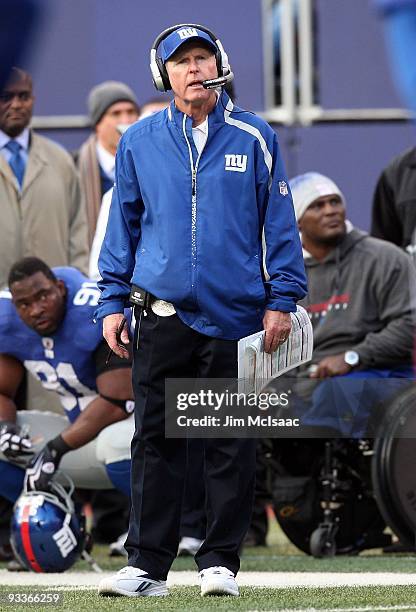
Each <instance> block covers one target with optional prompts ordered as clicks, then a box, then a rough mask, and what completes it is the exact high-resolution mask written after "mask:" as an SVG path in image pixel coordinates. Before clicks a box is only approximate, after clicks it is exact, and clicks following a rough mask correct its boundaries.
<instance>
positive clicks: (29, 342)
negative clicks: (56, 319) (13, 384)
mask: <svg viewBox="0 0 416 612" xmlns="http://www.w3.org/2000/svg"><path fill="white" fill-rule="evenodd" d="M53 271H54V273H55V275H56V277H57V278H59V279H60V280H63V281H64V283H65V285H66V288H67V300H66V312H65V317H64V319H63V321H62V323H61V325H60V326H59V328H58V329H57V331H56V332H55V333H54V334H52V335H51V336H48V337H45V336H40V335H39V334H37V333H36V332H35V331H33V330H32V329H30V328H29V327H27V325H25V324H24V323H23V321H22V320H21V319H20V317H19V315H18V313H17V311H16V309H15V307H14V305H13V302H12V300H11V294H10V292H9V291H8V290H4V291H0V353H3V354H7V355H11V356H13V357H16V359H18V360H19V361H21V362H22V363H23V364H24V366H25V368H26V369H27V370H29V371H30V372H31V373H32V374H33V375H34V376H35V377H36V378H38V379H39V380H40V381H41V383H42V385H43V387H45V389H49V390H51V391H55V392H56V393H58V394H59V396H60V400H61V403H62V406H63V408H64V410H65V412H66V415H67V417H68V419H69V420H70V421H71V422H73V421H74V420H75V419H76V418H77V417H78V415H79V413H80V411H82V410H83V409H84V408H85V407H86V406H87V405H88V404H89V403H90V402H91V400H92V399H94V397H96V396H97V387H96V371H95V362H94V358H93V354H94V351H95V349H96V348H97V347H98V345H99V344H100V342H101V341H102V340H103V335H102V323H101V322H100V321H98V322H97V323H94V322H93V313H94V310H95V309H96V307H97V304H98V299H99V297H100V291H99V289H98V288H97V285H96V283H95V282H93V281H91V280H89V279H88V278H86V277H85V276H84V275H83V274H81V272H79V271H78V270H76V269H75V268H63V267H62V268H54V269H53Z"/></svg>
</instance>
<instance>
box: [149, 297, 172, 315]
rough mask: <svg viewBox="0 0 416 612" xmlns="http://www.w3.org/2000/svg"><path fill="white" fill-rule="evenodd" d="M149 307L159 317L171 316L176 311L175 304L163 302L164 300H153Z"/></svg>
mask: <svg viewBox="0 0 416 612" xmlns="http://www.w3.org/2000/svg"><path fill="white" fill-rule="evenodd" d="M150 308H151V309H152V310H153V312H154V313H155V314H156V315H158V316H159V317H171V316H172V315H174V314H175V313H176V310H175V306H174V305H173V304H171V302H165V300H155V301H154V302H152V304H151V306H150Z"/></svg>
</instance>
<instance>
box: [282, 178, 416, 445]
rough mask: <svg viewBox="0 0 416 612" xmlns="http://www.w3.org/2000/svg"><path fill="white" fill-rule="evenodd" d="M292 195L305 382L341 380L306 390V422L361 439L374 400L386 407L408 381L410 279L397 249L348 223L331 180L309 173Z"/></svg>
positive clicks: (412, 280)
mask: <svg viewBox="0 0 416 612" xmlns="http://www.w3.org/2000/svg"><path fill="white" fill-rule="evenodd" d="M290 187H291V190H292V195H293V203H294V207H295V214H296V218H297V221H298V226H299V230H300V233H301V239H302V246H303V249H304V257H305V267H306V272H307V277H308V287H309V293H308V297H307V299H305V300H304V301H303V306H304V307H305V308H306V309H307V311H308V312H309V316H310V318H311V321H312V325H313V328H314V353H313V359H312V364H313V365H312V367H309V368H308V371H307V372H306V371H304V372H303V375H304V376H309V377H310V378H312V379H326V378H333V377H337V376H341V377H343V378H342V379H340V380H339V381H334V380H333V382H332V384H331V383H326V384H325V383H323V384H321V385H319V386H318V387H315V385H312V386H311V389H310V391H312V390H313V395H312V403H311V407H310V408H308V412H307V413H306V416H305V420H304V422H305V423H306V424H309V425H320V426H324V427H328V428H329V429H331V430H336V431H338V432H339V431H340V432H341V433H342V434H343V435H346V436H351V437H359V436H362V435H364V432H365V431H366V425H367V417H368V415H369V413H370V410H371V407H372V406H373V404H374V402H375V401H376V400H379V399H380V394H382V395H381V398H382V399H386V396H387V392H388V393H390V392H392V391H393V388H395V387H397V384H398V383H397V380H396V379H399V378H406V377H411V376H412V365H411V361H412V345H413V338H414V323H413V311H412V310H413V309H412V304H411V295H412V292H413V290H414V284H415V272H414V270H413V268H412V265H411V261H410V259H409V257H408V256H407V255H406V254H405V253H403V252H402V251H401V250H400V249H399V248H398V247H396V246H395V245H392V244H390V243H387V242H385V241H383V240H378V239H376V238H372V237H370V236H368V235H367V234H366V233H365V232H363V231H361V230H358V229H355V228H353V227H352V225H351V223H349V222H348V221H346V217H345V199H344V196H343V194H342V192H341V191H340V189H339V188H338V186H337V185H336V184H335V183H334V182H333V181H332V180H331V179H329V178H328V177H326V176H323V175H321V174H318V173H315V172H309V173H307V174H303V175H300V176H297V177H295V178H294V179H293V180H292V181H291V182H290ZM380 378H382V379H385V380H384V381H383V383H382V384H380V382H381V381H379V380H377V381H375V380H374V379H380ZM387 379H390V380H387ZM391 379H395V381H392V380H391ZM345 381H347V382H345ZM315 382H318V381H317V380H315ZM403 382H404V381H403ZM329 393H330V396H329Z"/></svg>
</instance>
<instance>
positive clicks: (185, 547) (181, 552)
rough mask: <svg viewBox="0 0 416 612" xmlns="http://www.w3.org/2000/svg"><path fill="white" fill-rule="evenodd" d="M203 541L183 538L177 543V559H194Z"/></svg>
mask: <svg viewBox="0 0 416 612" xmlns="http://www.w3.org/2000/svg"><path fill="white" fill-rule="evenodd" d="M203 541H204V540H198V538H189V537H187V536H184V537H183V538H181V541H180V542H179V546H178V557H187V556H190V557H194V556H195V555H196V553H197V552H198V550H199V549H200V548H201V545H202V542H203Z"/></svg>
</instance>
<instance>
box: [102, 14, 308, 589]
mask: <svg viewBox="0 0 416 612" xmlns="http://www.w3.org/2000/svg"><path fill="white" fill-rule="evenodd" d="M151 71H152V76H153V80H154V83H155V85H156V87H157V89H159V90H160V91H166V90H169V89H172V90H173V94H174V100H173V101H172V103H171V104H170V106H169V107H168V108H167V109H166V110H164V111H161V112H159V113H157V114H155V115H153V116H151V117H148V118H147V119H144V120H143V121H141V122H139V123H137V124H135V125H134V126H132V127H130V128H129V129H128V130H127V132H126V134H125V135H124V136H123V137H122V139H121V142H120V146H119V150H118V153H117V160H116V185H115V188H114V195H113V200H112V204H111V211H110V218H109V223H108V227H107V232H106V236H105V240H104V243H103V248H102V251H101V255H100V260H99V269H100V273H101V276H102V281H101V282H100V288H101V290H102V296H101V301H100V304H99V307H98V311H97V317H101V318H104V336H105V338H106V340H107V342H108V344H109V346H110V348H111V349H112V350H113V351H114V352H115V353H116V354H118V355H120V356H122V355H123V354H125V352H124V350H123V348H122V343H123V342H127V329H126V328H125V327H123V315H122V312H123V308H124V306H125V305H126V303H127V301H128V300H129V296H131V301H132V302H133V303H135V304H136V306H135V311H136V318H137V321H138V322H137V326H136V332H135V339H134V346H135V354H134V368H133V386H134V390H135V400H136V432H135V435H134V438H133V441H132V513H131V520H130V528H129V535H128V538H127V542H126V549H127V551H128V553H129V560H128V566H127V567H125V568H123V569H122V570H120V571H119V572H118V574H117V575H116V576H114V577H112V578H110V579H105V580H103V581H102V583H101V585H100V593H101V594H103V595H114V594H119V595H127V596H142V595H166V594H167V589H166V577H167V573H168V571H169V568H170V566H171V564H172V561H173V560H174V558H175V556H176V551H177V547H178V538H179V519H180V510H181V501H182V494H183V486H184V475H185V470H186V440H184V439H171V438H166V437H165V423H164V410H165V379H167V378H183V377H184V378H186V377H187V378H235V377H236V376H237V341H238V339H240V338H242V337H244V336H247V335H249V334H252V333H254V332H257V331H260V330H261V329H263V328H264V330H265V332H266V335H265V350H266V351H268V352H271V351H274V350H275V349H276V348H277V346H278V345H279V344H280V343H281V342H284V341H285V340H286V339H287V337H288V334H289V332H290V312H292V311H295V310H296V302H297V300H299V299H301V298H302V297H304V295H305V292H306V280H305V273H304V267H303V260H302V253H301V247H300V241H299V237H298V232H297V228H296V222H295V217H294V211H293V204H292V198H291V194H290V190H289V188H288V184H287V178H286V175H285V170H284V165H283V163H282V160H281V157H280V153H279V146H278V142H277V136H276V134H275V132H274V131H273V130H272V129H271V128H270V126H269V125H267V124H266V123H265V122H264V121H263V120H262V119H260V118H259V117H257V116H256V115H254V114H253V113H249V112H246V111H243V110H241V109H239V108H237V107H236V106H234V104H233V103H232V102H231V100H230V99H229V97H228V96H227V94H226V93H225V92H224V91H222V89H221V87H222V85H224V84H225V83H226V82H228V81H230V80H231V79H232V76H233V75H232V72H231V69H230V66H229V63H228V58H227V56H226V54H225V51H224V48H223V46H222V44H221V42H220V41H219V40H218V39H217V37H216V36H215V35H214V34H213V33H212V32H210V31H209V30H208V29H207V28H205V27H203V26H195V25H193V24H185V25H183V24H182V25H180V26H173V27H172V28H169V29H168V30H165V31H164V32H162V33H161V34H160V35H159V36H158V38H157V39H156V41H155V43H154V45H153V48H152V51H151ZM120 341H121V342H120ZM203 449H204V459H205V475H204V476H205V486H206V499H207V506H206V510H207V530H206V537H205V541H204V543H203V544H202V546H201V548H200V549H199V551H198V553H197V554H196V557H195V559H196V563H197V565H198V568H199V571H200V578H201V594H202V595H210V594H228V595H238V587H237V584H236V582H235V575H236V573H237V571H238V569H239V554H238V551H239V549H240V546H241V543H242V540H243V538H244V535H245V533H246V531H247V529H248V526H249V522H250V516H251V509H252V497H253V485H254V471H255V440H252V439H235V438H233V439H231V438H228V439H218V438H210V439H205V440H204V441H203ZM201 477H202V474H201Z"/></svg>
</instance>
